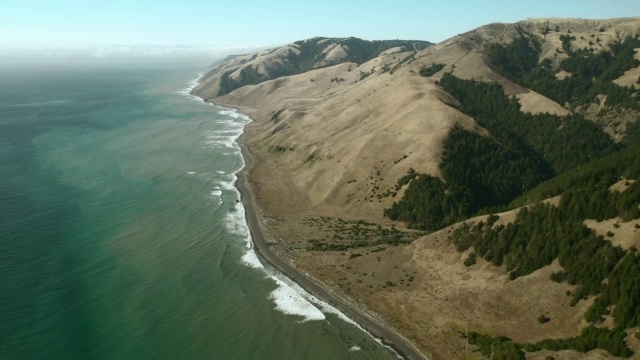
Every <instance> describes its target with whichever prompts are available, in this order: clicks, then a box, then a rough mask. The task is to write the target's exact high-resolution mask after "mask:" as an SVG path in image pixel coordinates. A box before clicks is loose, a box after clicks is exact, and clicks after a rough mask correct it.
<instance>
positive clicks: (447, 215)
mask: <svg viewBox="0 0 640 360" xmlns="http://www.w3.org/2000/svg"><path fill="white" fill-rule="evenodd" d="M519 31H520V37H519V38H516V39H515V40H514V41H512V42H511V43H509V44H506V45H505V44H499V43H494V44H491V45H490V46H489V47H488V54H489V59H490V61H491V62H492V64H493V66H495V67H496V69H498V71H499V72H500V73H501V74H502V75H504V76H505V77H507V78H508V79H509V80H511V81H513V82H515V83H517V84H520V85H522V86H525V87H529V88H531V89H533V90H535V91H537V92H539V93H541V94H543V95H545V96H547V97H549V98H551V99H553V100H555V101H557V102H558V103H561V104H565V106H568V107H569V108H571V109H573V110H574V112H580V109H581V107H582V109H584V108H585V106H588V105H589V104H592V103H600V101H601V98H602V97H604V99H606V100H605V101H604V102H603V103H602V106H604V107H605V108H607V109H612V108H614V109H626V110H632V111H633V110H638V109H640V97H639V96H638V93H637V90H636V89H635V88H634V87H621V86H618V85H616V84H614V83H613V80H615V79H617V78H619V77H620V76H621V75H622V74H623V73H625V72H626V71H628V70H630V69H632V68H635V67H637V66H639V65H640V61H638V60H637V59H635V58H634V56H635V50H634V49H635V48H638V47H640V37H638V36H630V37H626V38H622V37H620V38H619V39H617V40H615V41H613V42H612V43H611V44H609V45H608V49H606V50H603V51H600V52H594V51H593V50H592V49H588V48H583V49H573V47H572V45H571V42H572V41H573V40H575V37H573V36H571V35H569V34H567V35H563V36H561V37H560V38H561V40H562V43H563V46H562V50H561V51H564V52H565V53H566V58H565V59H564V60H562V61H561V62H560V63H559V65H558V66H556V67H554V66H553V65H552V62H551V60H549V59H545V60H542V61H539V60H540V54H541V43H540V42H541V39H540V38H537V37H535V36H533V35H530V34H527V33H525V32H523V31H521V30H520V29H519ZM559 71H564V72H566V73H570V75H571V76H568V77H565V78H564V79H559V78H557V77H556V75H555V74H556V73H557V72H559ZM421 74H423V76H430V75H432V72H431V71H426V70H425V71H424V72H421ZM439 85H440V86H441V87H442V88H443V89H444V90H446V91H447V92H448V93H449V94H451V95H452V96H453V97H454V98H455V99H456V100H457V101H458V105H456V107H457V108H458V109H459V110H460V111H462V112H464V113H465V114H467V115H469V116H471V117H473V118H474V119H475V120H476V121H477V123H478V124H479V125H480V126H482V127H483V128H484V129H486V130H488V131H489V134H490V136H482V135H480V134H478V133H475V132H472V131H468V130H463V129H461V128H460V127H456V128H454V129H453V130H452V131H451V133H450V134H449V136H448V137H447V139H446V140H445V142H444V149H443V155H442V163H441V164H440V169H441V171H442V176H443V179H440V178H436V177H433V176H428V175H424V174H418V173H415V172H413V171H410V172H409V174H408V175H407V177H405V178H403V179H400V181H399V183H398V188H401V187H402V186H404V185H405V184H408V185H407V188H406V191H405V193H404V196H403V198H402V199H401V200H400V201H398V202H395V203H394V204H393V205H392V206H391V207H390V208H388V209H386V210H385V214H386V215H387V216H388V217H390V218H391V219H393V220H401V221H405V222H407V223H408V224H409V225H410V226H411V227H414V228H420V229H427V230H437V229H440V228H442V227H444V226H447V225H450V224H452V223H455V222H457V221H460V220H463V219H465V218H468V217H471V216H473V215H477V214H480V213H488V212H490V211H492V210H493V211H495V210H498V209H501V210H505V209H514V208H517V207H519V206H524V205H528V204H532V203H536V202H538V201H541V200H544V199H547V198H551V197H554V196H557V195H562V198H561V201H560V203H559V204H558V205H552V204H545V203H537V204H535V205H533V206H530V207H524V208H522V209H521V210H520V211H519V212H518V214H517V217H516V219H515V221H513V222H512V223H509V224H507V225H499V226H494V223H495V222H496V221H497V220H498V218H499V217H498V216H494V215H492V216H490V217H489V218H488V220H487V222H480V223H478V224H476V225H475V226H473V227H470V226H467V225H466V223H465V224H463V226H461V227H459V228H458V229H457V230H456V231H455V232H453V233H452V234H451V235H450V237H449V241H451V242H452V243H453V244H454V245H455V247H456V249H457V250H458V251H460V252H465V251H469V249H471V252H470V254H469V256H468V258H467V259H466V260H465V262H464V263H465V265H467V266H471V265H473V264H475V262H476V261H477V260H476V259H477V258H478V257H481V258H483V259H484V260H486V261H488V262H490V263H492V264H493V265H494V266H499V267H504V268H505V270H506V271H507V272H508V273H509V278H510V279H511V280H514V279H516V278H518V277H521V276H526V275H529V274H531V273H533V272H534V271H537V270H539V269H542V268H543V267H545V266H549V265H550V264H551V263H552V262H554V261H555V260H559V263H560V265H561V266H562V268H563V270H562V271H559V272H554V273H553V274H552V275H551V277H550V281H556V282H567V283H569V284H571V285H574V286H575V291H572V292H568V293H567V295H568V297H569V299H568V300H564V301H569V303H570V305H571V306H575V305H576V304H578V303H579V302H581V301H584V300H587V299H589V298H595V301H594V302H593V304H592V305H591V306H590V307H589V308H588V310H587V311H586V313H585V314H584V318H585V321H586V322H587V323H588V324H589V326H587V327H586V328H584V329H583V331H582V332H581V334H580V335H579V336H577V337H573V338H567V339H560V340H558V339H556V340H543V341H539V342H537V343H531V344H519V343H516V342H513V341H511V339H509V338H506V337H490V336H485V335H482V334H480V333H476V332H472V333H471V334H470V336H469V342H470V343H472V344H475V345H477V346H478V349H479V350H480V352H481V353H482V354H484V355H485V356H492V357H493V358H504V359H524V358H525V351H527V352H536V351H539V350H542V349H548V350H554V351H557V350H563V349H572V350H577V351H580V352H586V351H590V350H593V349H597V348H600V349H604V350H606V351H608V352H609V353H610V354H611V355H614V356H621V357H630V356H632V355H633V351H631V350H630V349H629V348H628V347H627V345H626V343H625V338H626V336H627V329H631V328H634V327H637V326H639V325H640V315H639V314H640V272H639V271H638V269H640V255H639V254H638V252H637V249H636V248H635V247H632V248H631V249H622V248H621V247H620V246H616V245H615V244H614V243H612V242H611V241H608V239H607V238H605V237H604V236H602V235H598V234H597V233H596V232H595V231H594V230H592V229H591V228H589V227H587V226H586V225H585V222H586V221H587V220H588V219H595V220H596V221H598V222H602V221H606V220H610V221H616V225H618V227H619V226H620V224H622V223H627V222H630V221H635V220H637V219H640V207H639V206H640V182H638V181H636V180H639V179H640V161H639V160H638V159H640V143H638V139H637V134H636V132H637V127H638V125H637V124H638V123H635V124H633V123H632V124H630V125H629V126H628V134H627V137H626V139H625V140H626V141H624V142H622V143H615V142H614V141H613V140H612V139H610V138H609V137H608V136H607V135H606V134H605V133H604V132H603V131H602V128H601V127H600V126H599V125H598V123H597V122H593V121H590V120H586V119H585V118H584V117H582V116H580V115H578V114H575V113H574V115H570V116H564V117H560V116H555V115H550V114H538V115H532V114H530V113H523V112H522V111H521V110H520V105H519V103H518V101H517V100H516V99H515V98H509V97H507V96H506V95H505V94H504V92H503V88H502V86H500V85H498V84H495V83H485V82H478V81H474V80H463V79H460V78H457V77H455V76H454V75H452V74H451V73H445V74H444V75H443V76H442V78H441V80H440V81H439ZM620 179H626V182H625V188H624V191H617V190H616V191H612V190H611V188H612V186H614V184H616V183H618V182H619V181H620ZM635 227H636V229H638V228H640V223H636V225H635ZM613 236H614V233H613V232H612V231H609V233H608V234H607V237H613ZM558 301H563V300H562V299H558ZM605 318H610V319H612V323H613V325H611V326H603V325H602V324H603V323H604V321H605ZM549 320H550V319H548V318H546V317H545V316H544V315H540V318H539V322H541V323H544V322H547V321H549Z"/></svg>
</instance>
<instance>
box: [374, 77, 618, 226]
mask: <svg viewBox="0 0 640 360" xmlns="http://www.w3.org/2000/svg"><path fill="white" fill-rule="evenodd" d="M439 84H440V86H442V87H443V88H444V89H445V90H446V91H447V92H448V93H450V94H451V95H452V96H454V97H455V98H456V99H457V100H458V101H459V102H460V104H461V105H460V107H459V109H460V110H461V111H462V112H464V113H466V114H467V115H469V116H471V117H473V118H474V119H475V120H476V122H477V123H478V124H479V125H480V126H482V127H483V128H485V129H487V130H489V132H490V133H491V137H484V136H481V135H479V134H477V133H474V132H470V131H467V130H464V129H462V128H461V127H459V126H456V127H454V129H452V131H451V132H450V134H449V136H448V137H447V139H446V140H445V142H444V144H443V156H442V162H441V164H440V169H441V170H442V174H443V177H444V181H442V180H440V179H437V178H434V177H430V176H425V175H419V174H416V176H415V178H414V180H413V181H410V182H409V185H408V188H407V190H406V191H405V195H404V197H403V198H402V199H401V200H400V201H398V202H395V203H394V204H393V205H392V206H391V207H390V208H388V209H386V210H385V215H386V216H388V217H389V218H391V219H393V220H401V221H405V222H407V223H408V224H409V225H410V226H411V227H413V228H417V229H423V230H436V229H439V228H442V227H444V226H447V225H450V224H453V223H455V222H457V221H460V220H463V219H465V218H468V217H470V216H473V215H475V214H479V213H486V212H488V211H491V210H495V209H497V208H501V207H504V206H505V205H507V204H509V203H510V202H511V201H513V200H514V199H516V198H517V197H519V196H521V195H522V194H523V193H525V192H526V191H527V190H530V189H532V188H534V187H535V186H537V185H538V184H540V183H542V182H543V181H545V180H548V179H551V178H553V177H555V176H557V175H558V174H562V173H564V172H566V171H568V170H571V169H573V168H575V167H576V166H578V165H581V164H585V163H587V162H589V161H592V160H595V159H598V158H601V157H603V156H606V155H608V154H611V153H613V152H615V151H617V150H619V145H617V144H615V143H614V142H613V141H612V140H611V139H610V138H609V137H608V136H607V135H606V134H605V133H604V132H602V130H601V129H600V128H599V127H598V126H597V125H596V124H594V123H593V122H591V121H589V120H586V119H584V118H582V117H581V116H579V115H574V116H568V117H559V116H556V115H550V114H540V115H532V114H530V113H523V112H522V111H520V105H519V103H518V102H517V100H514V99H510V98H508V97H507V96H506V95H505V94H504V91H503V90H502V87H501V86H500V85H498V84H491V83H484V82H478V81H474V80H463V79H459V78H457V77H455V76H454V75H452V74H450V73H446V74H444V75H443V76H442V79H441V80H440V82H439Z"/></svg>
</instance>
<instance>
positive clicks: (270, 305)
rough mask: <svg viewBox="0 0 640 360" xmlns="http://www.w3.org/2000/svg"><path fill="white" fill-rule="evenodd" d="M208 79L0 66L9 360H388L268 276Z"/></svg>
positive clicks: (0, 228) (234, 134) (337, 319)
mask: <svg viewBox="0 0 640 360" xmlns="http://www.w3.org/2000/svg"><path fill="white" fill-rule="evenodd" d="M203 70H204V64H202V65H198V66H195V65H176V64H171V65H163V64H141V63H137V64H133V63H132V64H126V63H125V64H107V63H101V64H95V63H86V64H76V65H74V66H67V65H60V64H57V65H51V66H45V65H39V66H37V67H36V66H25V65H22V66H20V65H14V66H13V67H11V68H8V67H4V68H0V358H1V359H21V360H22V359H70V360H73V359H323V360H324V359H392V358H395V355H394V354H392V353H391V352H390V351H389V350H388V349H387V348H385V347H384V346H382V345H381V344H380V343H379V342H377V341H376V340H375V339H374V338H372V337H371V336H369V335H368V334H367V333H366V332H364V331H362V330H361V329H360V328H359V327H358V326H357V325H356V324H354V323H352V322H350V321H349V319H347V318H345V317H344V315H342V314H340V313H339V312H337V311H336V310H335V309H333V308H331V307H330V306H328V305H327V304H324V303H322V302H320V301H318V300H317V299H315V298H314V297H313V296H311V295H309V294H307V293H305V292H304V291H303V290H302V289H300V288H299V287H297V286H296V285H295V284H293V283H292V282H291V281H290V280H289V279H287V278H286V277H285V276H283V275H282V274H279V273H277V272H274V271H273V270H269V269H268V268H265V267H264V266H263V265H262V264H261V263H260V261H259V260H258V258H257V257H256V255H255V253H254V252H253V250H252V249H251V237H250V234H249V231H248V229H247V225H246V220H245V217H244V208H243V206H242V203H239V202H238V201H237V200H238V199H239V193H238V191H237V189H236V188H235V186H234V184H235V181H236V173H237V172H238V171H239V170H240V169H241V168H242V167H243V166H244V161H243V158H242V156H241V154H240V151H239V147H238V144H237V143H236V140H237V138H238V136H239V135H240V134H241V132H242V130H243V127H244V126H245V125H246V124H247V123H249V122H250V121H251V120H250V119H249V118H248V117H246V116H245V115H243V114H240V113H238V112H236V111H235V110H231V109H225V108H221V107H217V106H215V105H212V104H207V103H205V102H203V101H201V100H200V99H198V98H196V97H193V96H190V95H189V94H188V93H189V90H190V89H191V88H192V87H193V86H194V85H195V83H194V82H193V81H192V79H193V78H195V77H196V76H197V74H198V73H199V72H201V71H203Z"/></svg>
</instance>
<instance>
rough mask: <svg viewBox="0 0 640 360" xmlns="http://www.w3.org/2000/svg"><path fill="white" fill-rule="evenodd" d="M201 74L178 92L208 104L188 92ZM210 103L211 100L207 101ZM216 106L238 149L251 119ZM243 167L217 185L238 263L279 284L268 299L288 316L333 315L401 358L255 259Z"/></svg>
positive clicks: (314, 317) (318, 317) (315, 317)
mask: <svg viewBox="0 0 640 360" xmlns="http://www.w3.org/2000/svg"><path fill="white" fill-rule="evenodd" d="M203 74H204V73H200V74H199V75H198V78H196V79H195V80H192V81H191V82H189V86H190V87H189V88H185V89H183V90H180V91H178V92H177V93H179V94H183V95H185V96H188V97H191V98H196V99H198V101H202V102H205V103H207V102H206V101H205V100H204V99H202V98H200V97H198V96H195V95H191V91H192V90H193V89H194V88H195V87H196V86H198V84H199V82H198V80H199V79H200V77H201V76H202V75H203ZM209 104H210V103H209ZM211 105H213V106H216V107H217V108H220V109H222V110H220V111H219V112H218V113H219V114H221V115H226V116H229V117H231V118H232V119H233V120H235V121H233V120H232V121H228V122H227V121H224V120H218V121H219V122H221V123H222V122H224V123H226V124H228V125H231V124H239V125H241V126H239V128H238V129H239V130H240V131H238V132H233V133H232V134H229V136H228V137H229V138H230V139H225V140H227V141H225V145H226V144H228V141H229V140H231V141H232V144H233V145H232V147H233V148H234V149H236V150H237V151H238V152H241V149H240V145H239V144H238V138H239V137H240V135H241V134H242V132H243V131H244V127H245V126H246V125H247V124H249V123H250V122H252V121H253V120H252V119H251V118H250V117H249V116H247V115H245V114H242V113H239V112H238V110H236V109H231V108H225V107H222V106H218V105H214V104H211ZM238 120H239V121H238ZM245 166H246V161H245V160H244V156H241V162H240V166H239V167H238V168H237V169H234V170H233V171H232V172H231V173H230V174H229V175H230V177H231V179H230V181H228V182H223V183H221V184H219V185H220V188H222V189H225V190H230V191H232V192H234V193H235V194H236V203H235V205H234V207H233V210H234V211H231V212H229V213H227V215H225V224H226V226H227V230H228V231H229V232H230V233H232V234H235V235H238V236H240V237H241V238H242V239H243V240H244V244H245V249H246V251H245V253H244V255H243V256H242V257H241V262H242V263H243V264H244V265H245V266H247V267H250V268H253V269H257V270H259V271H262V272H263V273H264V274H265V276H266V277H267V278H269V279H271V280H273V281H274V282H275V283H276V285H277V286H278V287H277V288H276V289H275V290H273V291H272V292H271V293H270V294H269V298H270V299H271V300H272V301H273V302H274V304H275V308H276V309H277V310H278V311H280V312H282V313H284V314H287V315H297V316H301V317H303V319H304V320H303V322H304V321H312V320H326V317H325V315H324V314H333V315H336V316H337V317H338V318H340V319H341V320H342V321H344V322H347V323H349V324H352V325H353V326H355V327H356V328H358V329H360V330H361V331H363V332H365V333H366V334H368V335H369V336H371V337H372V338H373V339H374V340H375V341H376V342H378V343H379V344H381V345H382V346H384V347H385V348H387V349H389V350H390V351H391V352H392V353H394V354H395V355H396V357H397V358H398V359H403V358H402V356H400V354H398V353H397V352H396V351H395V350H394V349H393V348H392V347H390V346H388V345H386V344H384V343H383V342H382V340H381V339H379V338H378V337H376V336H375V335H373V334H372V333H371V332H369V331H367V330H366V329H364V328H363V327H362V326H360V324H358V323H357V322H356V321H354V320H353V319H351V318H350V317H348V316H347V315H345V314H344V313H343V312H341V311H340V310H338V309H336V308H335V307H333V306H331V305H329V304H328V303H326V302H324V301H322V300H320V299H318V298H317V297H315V296H313V295H312V294H311V293H309V292H308V291H306V290H305V289H304V288H302V286H300V285H299V284H298V283H296V282H295V281H293V280H292V279H291V278H289V277H288V276H286V275H285V274H284V273H282V272H280V271H278V270H276V269H267V268H265V267H264V265H263V264H262V262H261V261H260V259H259V258H258V256H257V254H256V252H255V249H254V248H253V246H254V245H253V239H252V237H251V231H250V229H249V224H248V223H247V217H246V212H245V208H244V204H243V203H242V202H240V201H239V200H240V197H241V194H240V191H239V190H238V188H237V187H236V183H237V181H238V173H239V172H240V171H241V170H242V169H243V168H244V167H245ZM350 350H351V351H354V350H359V347H357V346H354V347H351V348H350Z"/></svg>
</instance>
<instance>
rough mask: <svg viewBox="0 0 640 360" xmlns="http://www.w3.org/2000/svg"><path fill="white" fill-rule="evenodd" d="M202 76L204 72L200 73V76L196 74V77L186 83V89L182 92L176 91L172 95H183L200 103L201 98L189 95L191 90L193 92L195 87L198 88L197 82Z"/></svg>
mask: <svg viewBox="0 0 640 360" xmlns="http://www.w3.org/2000/svg"><path fill="white" fill-rule="evenodd" d="M202 75H204V72H201V73H200V74H198V77H197V78H195V79H193V80H191V81H189V82H188V83H187V87H186V88H184V89H182V90H178V91H174V92H173V93H174V94H180V95H184V96H187V97H189V98H190V99H192V100H196V101H202V99H201V98H199V97H198V96H195V95H191V90H193V89H194V88H195V87H196V86H198V84H199V83H198V80H200V78H201V77H202Z"/></svg>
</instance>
